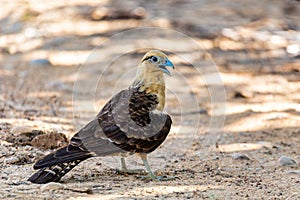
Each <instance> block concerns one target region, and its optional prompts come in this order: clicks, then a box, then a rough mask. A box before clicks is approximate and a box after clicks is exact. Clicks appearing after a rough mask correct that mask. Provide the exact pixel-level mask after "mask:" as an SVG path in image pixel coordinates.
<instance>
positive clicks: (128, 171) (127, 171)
mask: <svg viewBox="0 0 300 200" xmlns="http://www.w3.org/2000/svg"><path fill="white" fill-rule="evenodd" d="M121 165H122V167H121V169H117V170H116V171H117V173H125V174H141V173H144V172H145V170H143V169H127V167H126V162H125V158H124V157H121Z"/></svg>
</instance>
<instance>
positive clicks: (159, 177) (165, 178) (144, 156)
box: [139, 154, 178, 181]
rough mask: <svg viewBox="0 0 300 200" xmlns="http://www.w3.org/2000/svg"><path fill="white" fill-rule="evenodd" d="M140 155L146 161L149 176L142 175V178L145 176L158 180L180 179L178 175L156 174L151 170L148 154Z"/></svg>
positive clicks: (145, 177)
mask: <svg viewBox="0 0 300 200" xmlns="http://www.w3.org/2000/svg"><path fill="white" fill-rule="evenodd" d="M139 156H140V157H141V159H142V161H143V163H144V166H145V168H146V170H147V173H148V176H142V177H140V178H144V179H147V178H151V179H152V180H158V181H169V180H174V179H178V177H166V176H155V175H154V174H153V172H152V170H151V167H150V165H149V163H148V160H147V154H139Z"/></svg>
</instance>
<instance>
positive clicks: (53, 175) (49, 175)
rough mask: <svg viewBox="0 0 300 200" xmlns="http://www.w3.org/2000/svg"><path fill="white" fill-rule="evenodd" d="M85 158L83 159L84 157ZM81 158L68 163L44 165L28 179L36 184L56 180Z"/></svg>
mask: <svg viewBox="0 0 300 200" xmlns="http://www.w3.org/2000/svg"><path fill="white" fill-rule="evenodd" d="M84 160H85V159H84ZM81 161H83V160H75V161H72V162H68V163H59V164H57V165H53V166H51V167H45V168H42V169H40V170H39V171H38V172H36V173H34V174H33V175H32V176H31V177H30V178H29V179H28V181H30V182H32V183H37V184H43V183H49V182H58V181H59V180H60V179H61V178H62V177H63V176H64V175H65V174H66V173H68V172H69V171H70V170H71V169H73V168H74V167H75V166H76V165H78V164H79V163H80V162H81Z"/></svg>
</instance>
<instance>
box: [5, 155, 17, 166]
mask: <svg viewBox="0 0 300 200" xmlns="http://www.w3.org/2000/svg"><path fill="white" fill-rule="evenodd" d="M19 161H20V158H19V157H17V156H13V157H10V158H6V159H5V163H6V164H15V163H17V162H19Z"/></svg>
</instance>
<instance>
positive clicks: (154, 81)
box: [133, 72, 165, 111]
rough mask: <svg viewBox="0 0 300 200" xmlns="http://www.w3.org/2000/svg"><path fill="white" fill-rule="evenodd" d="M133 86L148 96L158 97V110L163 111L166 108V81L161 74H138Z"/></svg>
mask: <svg viewBox="0 0 300 200" xmlns="http://www.w3.org/2000/svg"><path fill="white" fill-rule="evenodd" d="M133 86H134V87H138V88H139V90H141V91H145V92H146V93H148V94H155V95H157V97H158V102H159V103H158V105H157V107H156V109H157V110H159V111H163V109H164V107H165V80H164V77H163V74H162V73H161V72H158V73H150V74H147V73H145V72H141V73H139V72H138V73H137V76H136V79H135V81H134V83H133Z"/></svg>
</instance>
